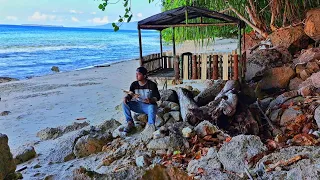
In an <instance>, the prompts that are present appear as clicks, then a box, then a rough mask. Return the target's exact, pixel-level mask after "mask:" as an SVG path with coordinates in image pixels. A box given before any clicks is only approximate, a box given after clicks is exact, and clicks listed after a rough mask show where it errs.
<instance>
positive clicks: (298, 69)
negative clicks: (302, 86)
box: [295, 64, 306, 74]
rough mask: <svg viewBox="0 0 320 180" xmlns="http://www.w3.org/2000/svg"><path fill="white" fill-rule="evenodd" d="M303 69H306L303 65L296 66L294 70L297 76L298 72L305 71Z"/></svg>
mask: <svg viewBox="0 0 320 180" xmlns="http://www.w3.org/2000/svg"><path fill="white" fill-rule="evenodd" d="M305 69H306V67H305V64H297V65H296V66H295V70H296V73H297V74H300V72H301V71H303V70H305Z"/></svg>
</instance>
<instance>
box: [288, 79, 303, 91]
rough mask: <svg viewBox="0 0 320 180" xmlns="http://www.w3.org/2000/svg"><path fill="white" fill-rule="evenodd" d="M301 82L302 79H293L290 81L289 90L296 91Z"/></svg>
mask: <svg viewBox="0 0 320 180" xmlns="http://www.w3.org/2000/svg"><path fill="white" fill-rule="evenodd" d="M302 82H303V80H302V79H300V78H298V77H295V78H293V79H291V80H290V83H289V89H290V90H298V89H299V85H300V84H301V83H302Z"/></svg>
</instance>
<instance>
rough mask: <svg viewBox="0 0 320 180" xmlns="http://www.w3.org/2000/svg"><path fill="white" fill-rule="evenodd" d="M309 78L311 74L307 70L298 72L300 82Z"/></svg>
mask: <svg viewBox="0 0 320 180" xmlns="http://www.w3.org/2000/svg"><path fill="white" fill-rule="evenodd" d="M310 76H311V73H310V71H309V70H307V69H305V70H303V71H301V72H300V77H301V79H302V80H304V81H305V80H306V79H308V77H310Z"/></svg>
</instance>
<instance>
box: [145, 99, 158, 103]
mask: <svg viewBox="0 0 320 180" xmlns="http://www.w3.org/2000/svg"><path fill="white" fill-rule="evenodd" d="M143 102H144V103H146V104H154V103H156V102H157V100H156V99H154V98H151V99H150V98H147V99H145V100H144V101H143Z"/></svg>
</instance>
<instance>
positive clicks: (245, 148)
mask: <svg viewBox="0 0 320 180" xmlns="http://www.w3.org/2000/svg"><path fill="white" fill-rule="evenodd" d="M266 150H267V147H266V146H265V145H264V144H263V143H262V142H261V140H260V138H259V137H258V136H253V135H239V136H235V137H233V138H232V139H231V141H230V142H228V143H224V144H223V145H222V147H221V148H220V150H219V152H218V158H219V160H220V162H221V163H222V165H223V167H224V169H225V170H228V171H233V172H236V173H244V172H245V168H248V169H249V168H250V167H251V165H250V164H247V163H245V162H246V161H247V160H249V159H251V158H252V157H254V156H255V155H258V154H260V153H263V152H265V151H266Z"/></svg>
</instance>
